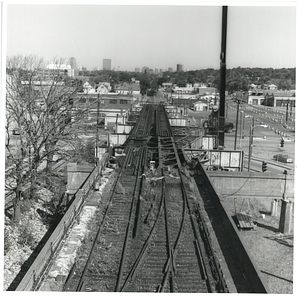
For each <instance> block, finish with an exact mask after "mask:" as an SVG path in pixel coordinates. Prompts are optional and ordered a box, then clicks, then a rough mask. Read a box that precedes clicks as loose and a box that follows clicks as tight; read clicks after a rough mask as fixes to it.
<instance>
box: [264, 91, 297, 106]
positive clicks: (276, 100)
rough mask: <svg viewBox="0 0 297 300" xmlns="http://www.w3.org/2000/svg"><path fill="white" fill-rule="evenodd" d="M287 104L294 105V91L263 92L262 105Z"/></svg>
mask: <svg viewBox="0 0 297 300" xmlns="http://www.w3.org/2000/svg"><path fill="white" fill-rule="evenodd" d="M287 104H289V105H290V106H292V107H295V92H287V91H273V92H267V93H266V94H265V102H264V105H266V106H272V107H282V106H286V105H287Z"/></svg>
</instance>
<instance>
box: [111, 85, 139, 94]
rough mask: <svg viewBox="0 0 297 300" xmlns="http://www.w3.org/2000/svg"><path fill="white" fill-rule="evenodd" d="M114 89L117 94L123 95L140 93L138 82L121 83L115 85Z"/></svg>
mask: <svg viewBox="0 0 297 300" xmlns="http://www.w3.org/2000/svg"><path fill="white" fill-rule="evenodd" d="M115 91H116V93H117V94H124V95H140V84H139V83H135V82H132V83H127V82H124V83H121V84H118V85H116V86H115Z"/></svg>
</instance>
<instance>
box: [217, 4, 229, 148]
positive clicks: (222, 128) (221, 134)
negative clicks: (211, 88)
mask: <svg viewBox="0 0 297 300" xmlns="http://www.w3.org/2000/svg"><path fill="white" fill-rule="evenodd" d="M227 12H228V7H227V6H223V10H222V41H221V55H220V60H221V62H220V110H219V134H218V135H219V148H224V147H225V145H224V144H225V90H226V41H227Z"/></svg>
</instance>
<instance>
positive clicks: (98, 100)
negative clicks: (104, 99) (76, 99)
mask: <svg viewBox="0 0 297 300" xmlns="http://www.w3.org/2000/svg"><path fill="white" fill-rule="evenodd" d="M99 108H100V97H99V94H98V99H97V126H96V151H95V153H96V166H98V144H99Z"/></svg>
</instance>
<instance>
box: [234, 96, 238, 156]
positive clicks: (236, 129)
mask: <svg viewBox="0 0 297 300" xmlns="http://www.w3.org/2000/svg"><path fill="white" fill-rule="evenodd" d="M238 113H239V100H238V99H237V111H236V127H235V141H234V150H236V141H237V131H238Z"/></svg>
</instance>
